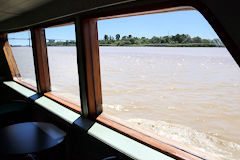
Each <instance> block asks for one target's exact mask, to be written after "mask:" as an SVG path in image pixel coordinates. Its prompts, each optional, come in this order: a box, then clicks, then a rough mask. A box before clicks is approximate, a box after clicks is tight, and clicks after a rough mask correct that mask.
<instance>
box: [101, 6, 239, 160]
mask: <svg viewBox="0 0 240 160" xmlns="http://www.w3.org/2000/svg"><path fill="white" fill-rule="evenodd" d="M98 37H99V45H100V47H99V49H100V62H101V78H102V81H101V83H102V98H103V112H104V113H105V114H107V115H108V117H112V119H114V121H117V122H118V123H121V124H122V125H125V126H127V127H128V128H132V129H134V130H137V131H138V132H141V133H144V134H146V135H148V136H151V137H153V138H154V139H158V140H159V141H164V142H166V143H168V144H171V145H173V146H176V147H177V148H180V149H182V150H185V151H186V150H187V151H188V153H191V154H194V155H197V156H200V157H217V158H221V159H225V160H234V159H238V158H239V156H240V138H239V135H240V125H239V123H240V117H239V115H240V108H239V105H240V79H239V77H240V70H239V67H238V65H237V64H236V63H235V61H234V59H233V58H232V56H231V55H230V53H229V52H228V50H227V49H226V48H225V46H224V45H223V43H222V42H221V40H220V39H219V37H218V36H217V34H216V33H215V32H214V30H213V29H212V28H211V26H210V24H209V23H208V22H207V21H206V20H205V18H204V17H203V16H202V15H201V14H200V13H199V12H198V11H196V10H188V11H176V12H168V13H158V14H148V15H139V16H131V17H124V18H114V19H105V20H99V21H98Z"/></svg>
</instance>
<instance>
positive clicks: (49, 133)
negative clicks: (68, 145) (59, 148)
mask: <svg viewBox="0 0 240 160" xmlns="http://www.w3.org/2000/svg"><path fill="white" fill-rule="evenodd" d="M65 136H66V133H65V132H64V131H62V130H61V129H59V128H57V127H56V126H54V125H53V124H51V123H45V122H25V123H18V124H13V125H10V126H7V127H5V128H2V129H0V154H1V155H9V154H10V155H11V154H14V155H17V154H27V153H37V152H41V151H44V150H47V149H50V148H52V147H54V146H56V145H58V144H60V143H61V142H62V141H63V140H64V137H65Z"/></svg>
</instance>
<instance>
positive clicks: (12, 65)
mask: <svg viewBox="0 0 240 160" xmlns="http://www.w3.org/2000/svg"><path fill="white" fill-rule="evenodd" d="M0 45H1V49H3V52H4V54H5V57H6V59H7V62H8V66H9V69H10V71H11V74H12V77H13V78H14V77H17V78H19V79H21V75H20V72H19V70H18V67H17V64H16V61H15V59H14V56H13V53H12V50H11V47H10V45H9V42H8V38H7V34H0Z"/></svg>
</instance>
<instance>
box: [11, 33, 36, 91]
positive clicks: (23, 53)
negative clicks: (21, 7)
mask: <svg viewBox="0 0 240 160" xmlns="http://www.w3.org/2000/svg"><path fill="white" fill-rule="evenodd" d="M8 40H9V44H10V45H11V49H12V52H13V56H14V58H15V61H16V63H17V66H18V69H19V72H20V74H21V77H19V78H18V79H19V80H22V81H24V82H26V83H28V84H30V85H32V86H35V87H36V86H37V85H36V77H35V69H34V62H33V52H32V41H31V33H30V31H24V32H17V33H10V34H8Z"/></svg>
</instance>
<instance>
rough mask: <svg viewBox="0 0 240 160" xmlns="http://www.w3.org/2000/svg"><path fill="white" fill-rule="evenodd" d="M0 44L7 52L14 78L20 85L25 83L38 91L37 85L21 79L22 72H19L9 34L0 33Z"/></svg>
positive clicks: (6, 55)
mask: <svg viewBox="0 0 240 160" xmlns="http://www.w3.org/2000/svg"><path fill="white" fill-rule="evenodd" d="M0 45H1V48H2V49H3V53H4V54H5V57H6V60H7V62H8V67H9V69H10V72H11V75H12V80H13V81H15V82H16V83H18V84H20V85H23V86H25V87H27V88H29V89H31V90H32V91H37V88H36V87H35V86H32V85H31V84H28V83H26V82H24V81H21V80H19V78H21V74H20V72H19V69H18V66H17V63H16V60H15V58H14V55H13V52H12V49H11V46H10V44H9V41H8V36H7V34H6V33H4V34H0Z"/></svg>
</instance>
